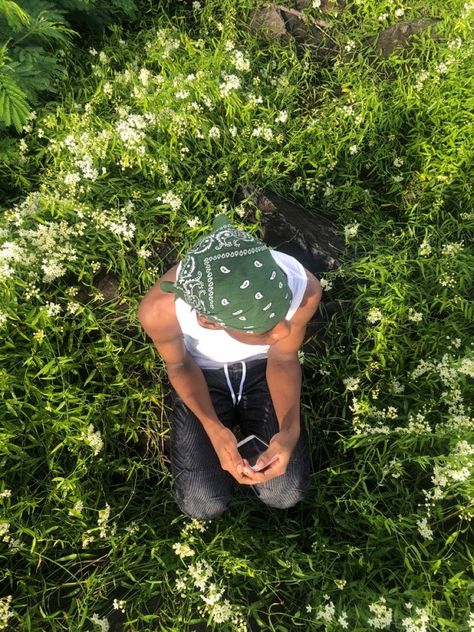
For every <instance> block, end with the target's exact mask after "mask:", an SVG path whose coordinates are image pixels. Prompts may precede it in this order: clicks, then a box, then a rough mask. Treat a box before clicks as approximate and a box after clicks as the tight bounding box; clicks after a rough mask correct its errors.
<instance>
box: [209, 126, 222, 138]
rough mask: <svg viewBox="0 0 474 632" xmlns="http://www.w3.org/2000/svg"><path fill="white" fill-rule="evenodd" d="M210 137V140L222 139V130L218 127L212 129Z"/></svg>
mask: <svg viewBox="0 0 474 632" xmlns="http://www.w3.org/2000/svg"><path fill="white" fill-rule="evenodd" d="M208 136H209V138H220V137H221V130H220V129H219V128H218V127H216V126H214V127H211V129H210V130H209V132H208Z"/></svg>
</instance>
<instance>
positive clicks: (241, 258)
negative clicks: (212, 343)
mask: <svg viewBox="0 0 474 632" xmlns="http://www.w3.org/2000/svg"><path fill="white" fill-rule="evenodd" d="M160 285H161V288H162V289H163V290H164V291H165V292H174V293H175V294H176V295H177V296H178V297H179V298H181V299H183V301H185V302H186V303H188V305H191V306H192V307H193V308H194V309H195V310H196V311H197V312H199V313H200V314H203V315H204V316H206V318H209V319H210V320H213V321H214V322H216V323H220V324H221V325H223V326H224V327H226V328H228V329H237V330H239V331H248V332H252V333H263V332H265V331H268V330H269V329H271V328H272V327H274V326H275V325H276V324H277V323H278V321H280V320H283V319H284V318H285V316H286V314H287V312H288V309H289V307H290V304H291V299H292V296H291V291H290V288H289V287H288V281H287V278H286V276H285V274H284V272H283V271H282V270H281V268H279V267H278V265H277V264H276V262H275V260H274V259H273V257H272V255H271V253H270V250H269V249H268V248H267V246H266V245H265V244H264V243H262V242H261V241H258V240H257V239H255V238H254V237H252V235H249V234H248V233H246V232H244V231H243V230H239V229H238V228H234V227H233V226H232V225H231V224H230V223H229V221H228V219H227V217H226V216H225V215H218V216H217V217H216V218H215V219H214V222H213V231H212V233H210V234H209V235H206V237H203V238H202V239H200V240H199V241H198V242H196V243H195V244H194V246H193V247H192V248H191V249H190V250H189V251H188V252H187V253H186V255H185V257H184V259H183V261H182V262H181V269H180V271H179V275H178V278H177V279H176V282H175V283H171V282H169V281H162V283H161V284H160Z"/></svg>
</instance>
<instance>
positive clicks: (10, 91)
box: [0, 72, 30, 133]
mask: <svg viewBox="0 0 474 632" xmlns="http://www.w3.org/2000/svg"><path fill="white" fill-rule="evenodd" d="M29 114H30V109H29V107H28V102H27V100H26V94H25V92H24V91H23V90H22V89H21V88H20V86H19V85H18V84H17V83H16V81H15V80H14V79H13V78H12V77H9V76H8V75H7V74H6V73H5V72H0V120H2V121H3V122H4V123H5V125H6V126H7V127H9V126H10V125H13V126H14V127H15V129H16V131H17V132H18V133H19V132H21V130H22V129H23V125H24V124H25V123H26V121H27V120H28V116H29Z"/></svg>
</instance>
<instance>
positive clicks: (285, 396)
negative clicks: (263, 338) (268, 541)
mask: <svg viewBox="0 0 474 632" xmlns="http://www.w3.org/2000/svg"><path fill="white" fill-rule="evenodd" d="M307 276H308V285H307V288H306V293H305V296H304V298H303V301H302V304H301V306H300V308H299V309H298V312H297V313H296V314H295V316H294V317H293V318H292V320H291V330H290V335H289V336H288V337H287V338H284V339H283V340H281V341H280V342H277V343H276V344H274V345H272V346H271V347H270V350H269V352H268V360H267V373H266V378H267V384H268V390H269V391H270V396H271V398H272V402H273V407H274V409H275V414H276V416H277V419H278V425H279V428H280V430H279V432H278V433H277V434H276V435H275V436H274V437H273V439H272V441H271V443H270V448H269V449H268V450H267V451H266V452H265V454H264V455H263V458H262V461H261V462H260V463H259V465H261V466H263V467H265V464H266V463H267V462H269V461H270V460H271V459H272V458H273V457H274V456H275V455H277V454H279V460H278V461H276V462H275V463H274V464H273V465H270V467H269V468H268V469H267V470H266V472H267V476H266V480H270V478H272V477H273V476H279V475H281V474H284V472H285V471H286V467H287V465H288V461H289V458H290V456H291V453H292V451H293V449H294V447H295V445H296V443H297V442H298V439H299V436H300V397H301V365H300V363H299V359H298V350H299V349H300V347H301V345H302V344H303V340H304V335H305V331H306V324H307V322H308V321H309V319H310V318H311V316H312V315H313V314H314V313H315V311H316V309H317V308H318V305H319V301H320V299H321V294H322V291H321V286H320V284H319V281H318V280H317V279H316V278H315V277H314V276H313V275H312V274H310V273H309V272H307Z"/></svg>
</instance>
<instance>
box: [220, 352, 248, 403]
mask: <svg viewBox="0 0 474 632" xmlns="http://www.w3.org/2000/svg"><path fill="white" fill-rule="evenodd" d="M240 364H241V365H242V377H241V378H240V386H239V394H238V396H237V397H236V396H235V393H234V389H233V388H232V383H231V381H230V377H229V369H228V365H227V364H224V373H225V378H226V380H227V386H228V387H229V392H230V394H231V396H232V403H233V404H234V407H235V406H238V404H239V403H240V400H241V399H242V394H243V392H244V383H245V378H246V376H247V365H246V364H245V362H241V363H240Z"/></svg>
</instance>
